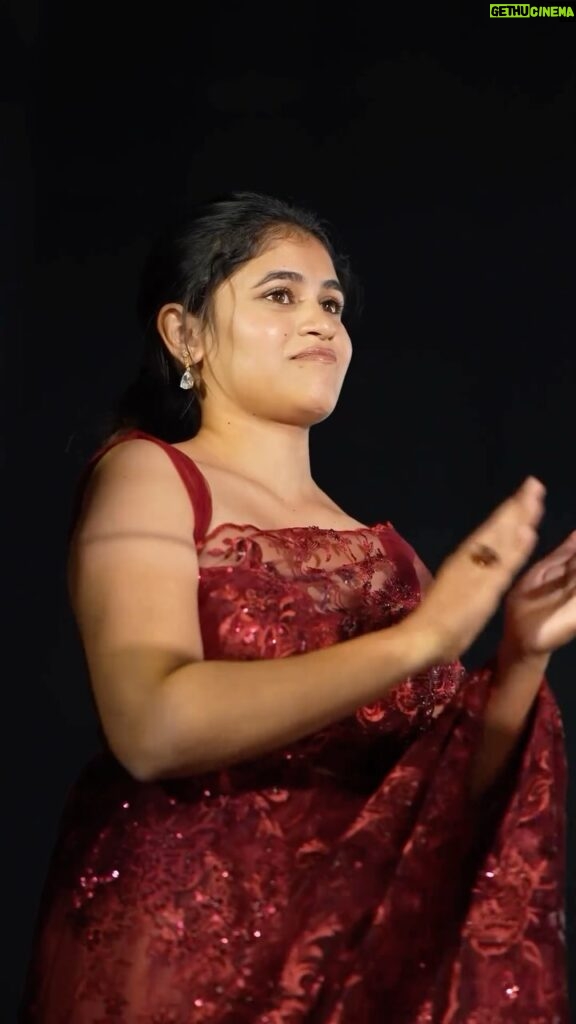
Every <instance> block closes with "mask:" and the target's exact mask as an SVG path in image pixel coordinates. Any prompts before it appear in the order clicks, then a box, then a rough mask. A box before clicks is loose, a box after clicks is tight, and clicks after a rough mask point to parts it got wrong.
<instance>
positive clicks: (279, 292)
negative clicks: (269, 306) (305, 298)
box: [266, 288, 292, 305]
mask: <svg viewBox="0 0 576 1024" xmlns="http://www.w3.org/2000/svg"><path fill="white" fill-rule="evenodd" d="M266 298H267V299H273V300H274V302H280V303H281V304H282V305H286V301H289V300H290V299H291V298H292V293H291V292H290V290H289V289H288V288H275V289H274V291H273V292H268V294H267V295H266Z"/></svg>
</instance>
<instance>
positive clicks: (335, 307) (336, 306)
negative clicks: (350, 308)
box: [322, 299, 344, 316]
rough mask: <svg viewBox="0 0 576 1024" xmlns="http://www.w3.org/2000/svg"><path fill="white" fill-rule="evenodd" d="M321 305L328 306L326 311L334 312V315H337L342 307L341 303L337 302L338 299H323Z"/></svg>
mask: <svg viewBox="0 0 576 1024" xmlns="http://www.w3.org/2000/svg"><path fill="white" fill-rule="evenodd" d="M322 305H323V306H326V307H328V312H329V313H335V314H336V316H338V315H339V314H340V313H341V312H342V310H343V309H344V306H343V304H342V303H341V302H339V301H338V299H324V302H323V303H322Z"/></svg>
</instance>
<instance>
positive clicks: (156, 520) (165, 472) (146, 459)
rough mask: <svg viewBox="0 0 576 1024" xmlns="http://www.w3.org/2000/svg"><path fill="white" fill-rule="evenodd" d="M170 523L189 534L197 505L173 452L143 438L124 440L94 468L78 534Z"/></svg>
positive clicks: (177, 531) (84, 534)
mask: <svg viewBox="0 0 576 1024" xmlns="http://www.w3.org/2000/svg"><path fill="white" fill-rule="evenodd" d="M147 525H148V526H149V527H154V528H160V529H162V528H167V529H168V530H169V531H170V532H171V533H173V532H176V533H180V534H182V535H184V534H185V535H186V536H188V537H190V536H192V535H193V532H194V509H193V507H192V503H191V501H190V498H189V496H188V494H187V492H186V488H185V486H184V484H183V482H182V480H181V478H180V476H179V474H178V472H177V471H176V469H175V466H174V464H173V463H172V461H171V459H170V458H169V456H168V454H167V453H166V452H165V451H163V450H162V448H161V447H160V446H159V445H157V444H155V443H154V442H153V441H147V440H146V439H143V438H134V439H133V440H126V441H119V442H118V443H117V444H115V445H114V447H113V448H111V449H110V450H109V451H108V452H106V453H105V454H104V455H103V456H102V457H101V458H100V459H99V461H98V462H97V463H96V465H95V466H94V469H93V470H92V472H91V474H90V477H89V480H88V482H87V485H86V489H85V492H84V500H83V506H82V514H81V516H80V520H79V523H78V528H77V531H76V536H77V537H79V536H81V537H83V538H86V537H87V536H88V535H91V534H93V533H94V532H95V531H96V532H98V533H100V532H101V530H102V528H103V527H105V528H106V530H107V531H110V530H114V529H118V528H122V527H127V528H132V529H134V528H142V527H146V526H147Z"/></svg>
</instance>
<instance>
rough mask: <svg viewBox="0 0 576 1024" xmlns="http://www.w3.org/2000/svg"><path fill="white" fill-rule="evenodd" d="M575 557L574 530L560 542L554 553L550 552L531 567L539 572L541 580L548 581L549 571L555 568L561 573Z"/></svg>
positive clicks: (575, 542) (575, 533) (575, 534)
mask: <svg viewBox="0 0 576 1024" xmlns="http://www.w3.org/2000/svg"><path fill="white" fill-rule="evenodd" d="M575 556H576V530H575V531H574V532H573V533H571V534H569V535H568V537H567V538H566V540H564V541H563V542H562V544H560V545H559V546H558V547H557V548H554V551H551V552H550V554H549V555H546V556H545V557H544V558H542V559H541V560H540V561H539V562H537V563H536V565H535V566H534V567H533V568H534V569H535V570H536V571H537V572H538V571H540V573H541V579H550V578H551V575H550V571H551V570H552V569H555V568H557V567H558V568H559V569H560V570H561V571H562V572H563V571H564V569H565V566H566V564H567V563H568V562H569V561H570V560H571V559H572V558H574V557H575Z"/></svg>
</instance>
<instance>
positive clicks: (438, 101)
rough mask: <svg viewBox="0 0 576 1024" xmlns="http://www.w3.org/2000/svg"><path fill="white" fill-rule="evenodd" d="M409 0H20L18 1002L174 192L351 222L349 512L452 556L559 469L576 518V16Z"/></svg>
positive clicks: (344, 492)
mask: <svg viewBox="0 0 576 1024" xmlns="http://www.w3.org/2000/svg"><path fill="white" fill-rule="evenodd" d="M47 6H48V5H47ZM128 6H129V5H128ZM404 10H405V12H406V15H407V20H406V23H405V24H400V22H392V21H391V18H392V17H393V7H392V6H390V8H389V9H385V8H383V7H381V6H380V5H374V7H369V6H368V5H367V4H366V5H363V4H362V3H360V4H354V5H353V6H352V7H351V8H350V9H348V10H344V9H342V10H338V9H337V8H334V9H331V8H328V7H326V6H325V5H322V6H319V7H318V8H315V7H314V6H313V5H306V7H305V8H300V7H298V8H293V7H288V6H280V7H276V8H271V7H269V6H265V5H258V4H256V5H254V4H251V5H249V6H246V7H243V8H235V7H234V8H232V7H231V8H230V9H229V10H228V9H226V8H222V7H218V9H217V10H215V13H214V15H212V14H211V13H210V11H206V10H202V9H197V8H195V7H194V8H191V9H190V10H189V11H188V13H186V12H182V11H178V8H176V7H174V9H171V8H170V5H169V4H168V5H161V6H158V5H154V6H153V8H152V9H151V12H150V14H149V15H145V14H143V7H142V5H139V7H138V9H137V8H136V7H134V9H133V10H128V9H127V8H125V7H124V5H121V4H117V5H116V6H115V7H110V8H109V9H107V8H106V7H105V6H102V5H97V6H95V5H92V6H91V7H87V8H85V7H84V5H77V6H76V7H75V8H74V9H72V6H71V5H70V8H69V9H68V8H67V7H66V6H65V5H58V4H55V5H51V10H50V11H47V10H45V11H44V12H42V11H40V12H38V10H35V9H34V8H33V6H29V7H24V6H23V5H22V4H16V3H12V4H8V7H7V8H6V9H5V13H4V16H3V17H4V21H3V26H2V27H3V41H4V43H5V44H6V59H5V61H4V62H3V64H2V69H3V71H2V77H3V96H2V108H1V110H2V115H3V126H5V131H3V148H4V158H3V163H2V183H3V185H4V187H5V195H6V196H7V197H8V201H7V202H6V203H5V204H4V210H3V220H2V229H1V230H2V232H3V235H2V237H3V240H4V241H5V242H6V243H7V244H5V245H4V246H3V253H2V258H3V267H4V271H3V276H2V297H3V300H4V302H3V309H4V311H5V316H4V324H5V326H6V327H7V332H6V336H7V337H6V346H5V354H6V355H7V356H8V361H7V362H6V363H5V365H6V366H8V363H9V365H10V372H9V373H4V374H3V387H2V393H3V395H4V396H5V402H4V403H3V412H5V413H6V423H7V424H8V431H7V435H6V436H8V437H9V444H8V445H6V446H5V448H4V453H5V455H6V456H7V458H6V459H5V463H4V465H5V474H4V479H5V480H6V481H7V487H6V490H5V494H6V495H7V500H5V502H4V503H3V511H4V513H5V515H6V528H5V530H4V531H3V538H4V539H5V540H7V542H8V543H7V544H6V559H5V565H6V566H7V570H8V571H7V576H6V578H7V579H8V580H9V581H10V582H9V585H8V586H7V588H6V592H5V596H6V598H7V601H6V609H5V616H4V622H5V627H6V633H5V640H4V645H3V646H4V649H5V650H6V652H7V654H8V658H7V659H6V665H7V667H8V671H7V676H6V678H5V680H4V683H5V692H6V693H7V694H9V695H10V708H9V712H8V715H7V717H6V718H5V719H4V730H3V732H4V734H5V735H4V739H5V743H4V746H5V748H8V747H9V745H10V743H11V742H12V743H13V744H14V745H15V748H14V752H13V755H12V759H11V761H10V762H9V764H10V765H11V772H10V776H9V777H7V778H9V783H8V787H7V796H6V804H5V805H6V806H8V807H9V808H10V810H11V817H10V822H9V827H8V829H7V832H6V835H7V837H8V840H9V867H8V870H7V871H6V872H5V874H4V879H5V887H6V888H5V892H6V903H7V905H9V906H10V908H11V909H10V919H9V924H8V927H7V928H6V926H5V929H4V930H5V932H6V934H7V935H8V936H9V950H8V957H9V960H8V959H6V954H5V968H6V969H5V971H4V972H3V973H4V978H5V984H6V991H5V994H2V996H1V999H0V1005H1V1006H2V1020H4V1019H5V1020H6V1021H11V1020H12V1019H13V1017H14V1014H15V1005H16V997H17V993H18V992H19V989H20V986H21V983H22V976H23V971H24V967H25V962H26V957H27V953H28V949H29V943H30V937H31V930H32V926H33V920H34V916H35V913H36V909H37V902H38V898H39V894H40V888H41V884H42V880H43V876H44V872H45V869H46V865H47V858H48V856H49V851H50V847H51V844H52V842H53V839H54V836H55V829H56V826H57V820H58V815H59V813H60V810H61V807H62V803H63V800H64V797H65V793H66V789H67V787H68V786H69V785H70V783H71V782H72V780H73V779H74V777H75V775H76V772H77V771H78V769H79V768H80V766H81V765H82V764H83V763H84V761H85V760H86V759H87V758H88V757H89V756H90V754H91V753H92V752H93V751H94V749H95V747H96V742H97V741H96V732H95V723H94V718H93V714H92V709H91V704H90V699H89V696H88V688H87V680H86V675H85V671H84V666H83V663H82V658H81V654H80V650H79V645H78V641H77V638H76V635H75V632H74V628H73V624H72V621H71V617H70V613H69V611H68V608H67V604H66V595H65V587H64V558H65V539H66V528H67V521H68V515H69V511H70V502H71V495H72V488H73V484H74V481H75V479H76V477H77V475H78V472H79V470H80V467H81V465H82V463H83V460H84V459H85V458H86V457H87V455H88V454H89V452H90V450H91V446H92V444H93V443H94V439H95V437H96V432H97V429H98V424H99V417H100V416H101V415H102V413H103V412H104V411H105V410H106V408H107V405H108V403H109V402H110V400H111V399H112V398H113V397H114V396H115V394H116V393H117V392H118V390H119V389H120V388H121V387H122V386H123V385H124V384H125V383H126V382H127V380H128V379H129V378H130V376H131V375H132V374H133V373H134V372H135V369H136V365H137V361H138V357H139V338H138V332H137V329H136V326H135V321H134V317H133V301H134V291H135V282H136V277H137V272H138V268H139V265H140V262H141V259H142V256H143V253H144V248H145V240H146V236H147V234H148V233H149V231H150V230H151V229H153V227H154V226H155V224H156V222H157V220H158V218H159V217H162V216H163V215H164V214H165V213H166V211H167V210H168V208H169V206H170V204H171V203H172V201H173V199H174V198H176V197H180V196H183V195H189V196H197V197H198V198H205V197H207V196H210V195H211V194H213V193H218V192H220V191H222V190H228V189H230V188H248V189H254V190H262V191H266V192H271V193H278V194H280V195H282V196H284V197H287V198H294V199H295V200H297V201H299V202H302V203H305V204H308V205H311V206H312V207H313V208H316V209H317V210H318V211H319V212H320V213H321V214H322V215H323V216H325V217H326V218H328V219H329V220H331V221H332V222H333V224H334V225H335V226H336V228H337V231H338V233H339V235H340V238H341V240H342V243H343V246H344V248H345V249H346V250H347V251H348V252H349V253H350V255H351V257H352V259H353V263H354V265H355V267H356V270H357V271H358V273H359V275H360V277H361V278H362V279H363V282H364V287H365V293H366V303H365V309H364V313H363V316H362V318H361V320H359V321H358V322H356V323H355V324H353V332H352V334H353V342H354V345H355V354H354V358H353V362H352V366H351V369H350V372H349V377H348V380H347V381H346V384H345V387H344V391H343V393H342V396H341V400H340V403H339V405H338V408H337V410H336V412H335V413H334V414H333V415H332V416H331V417H330V419H329V420H328V421H327V422H326V423H324V424H322V425H320V426H318V427H317V428H316V429H315V430H314V431H313V432H312V440H311V444H312V456H313V468H314V471H315V475H316V477H317V479H318V481H319V483H320V485H321V486H322V487H323V488H325V489H327V490H328V492H329V493H330V494H331V495H332V496H333V497H334V498H335V500H336V501H338V502H339V503H341V504H342V505H343V506H344V507H345V508H346V509H347V511H349V512H350V514H351V515H353V516H355V517H357V518H359V519H361V520H363V521H372V522H374V521H377V520H378V521H381V520H383V519H391V520H392V521H393V522H394V524H395V526H396V528H397V529H398V530H399V531H400V532H401V533H402V534H404V535H405V536H406V537H407V538H408V539H409V540H410V542H411V543H413V544H414V545H415V546H416V548H417V549H418V551H419V553H420V555H421V556H422V557H423V558H424V560H425V561H426V562H427V563H428V564H429V565H430V567H431V568H432V569H435V568H437V566H438V564H439V562H440V561H441V559H442V558H443V557H444V555H445V554H447V553H448V551H449V550H450V549H451V548H452V547H453V546H454V545H455V544H456V543H457V542H458V541H459V540H460V539H461V538H462V537H463V535H464V534H465V533H466V532H468V530H470V529H471V528H472V527H473V526H474V525H475V524H476V523H477V522H478V521H479V520H480V519H481V518H483V517H484V516H485V515H486V514H487V512H488V511H489V510H490V509H491V507H492V506H493V505H494V504H496V503H497V502H498V501H500V500H501V499H502V498H503V497H504V496H505V495H506V494H507V493H508V492H509V491H511V490H512V489H513V488H515V487H516V486H517V485H518V484H519V483H520V481H521V480H522V478H523V477H524V476H525V475H526V474H527V473H533V474H536V475H538V476H539V477H540V478H541V479H542V480H543V481H544V482H545V483H546V485H547V486H548V488H549V497H548V513H547V517H546V521H545V523H544V526H543V529H542V543H541V546H540V549H539V553H540V552H541V551H544V550H547V549H549V548H550V547H551V546H552V545H555V544H556V543H558V542H559V541H560V539H561V538H563V536H564V535H565V534H566V533H567V532H568V531H569V530H570V529H572V528H574V527H575V526H576V459H575V446H576V426H575V420H574V416H575V382H576V344H575V342H576V337H575V331H574V317H573V308H574V298H573V292H574V282H575V281H576V274H575V271H576V266H575V260H574V251H575V238H576V235H575V227H576V223H575V221H576V218H575V206H576V204H575V198H576V159H575V150H576V144H575V137H574V124H575V114H576V88H575V82H576V76H575V70H576V66H575V63H574V54H575V53H576V24H575V22H576V18H575V19H569V20H568V19H554V20H552V19H550V20H548V21H543V20H540V19H531V20H529V21H527V22H523V21H510V22H503V21H498V20H490V19H489V18H488V5H487V4H484V5H482V6H480V5H476V4H475V5H469V7H468V8H467V13H466V16H464V15H463V14H462V13H453V12H451V11H449V10H448V9H447V8H446V7H442V8H438V9H436V8H435V9H434V10H433V11H431V12H430V13H429V14H428V15H427V16H426V17H425V18H424V17H423V15H422V12H421V11H417V10H414V9H413V8H412V7H411V5H409V4H406V7H405V8H404ZM136 12H137V13H136ZM32 263H34V266H32ZM570 310H572V312H570ZM498 629H499V620H498V617H497V618H496V619H495V620H494V622H493V623H492V624H491V626H490V627H489V628H488V630H487V631H486V633H485V634H484V635H483V636H482V637H481V638H480V640H479V641H478V642H477V644H476V645H475V646H474V648H473V650H472V651H471V652H469V655H468V657H467V658H466V659H465V660H466V661H467V662H468V663H470V664H473V663H477V662H478V661H480V660H482V659H483V658H484V657H486V656H487V655H488V654H489V653H490V652H491V650H492V649H493V647H494V644H495V643H496V642H497V637H498ZM575 670H576V645H574V646H573V647H572V648H571V649H565V650H564V651H562V652H560V653H559V654H558V655H556V656H555V658H554V659H553V663H552V667H551V671H550V679H551V683H552V686H553V688H554V691H555V693H556V694H557V697H558V700H559V702H560V704H561V707H562V711H563V715H564V720H565V725H566V733H567V744H568V753H569V757H570V761H571V770H572V776H574V768H575V765H576V697H575V690H574V679H573V677H574V673H575ZM571 806H572V813H571V817H572V818H574V797H573V796H572V801H571ZM573 838H574V837H572V845H571V847H570V854H569V873H570V874H571V875H572V877H573V876H574V871H573V863H574V844H573ZM569 896H570V901H571V900H572V896H573V892H571V893H570V894H569ZM569 905H570V909H571V911H572V914H573V907H572V904H571V902H570V904H569ZM569 925H570V934H571V946H572V953H571V956H572V964H574V946H575V941H574V921H573V916H571V915H569ZM4 1010H6V1011H7V1012H6V1015H5V1014H4Z"/></svg>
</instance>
